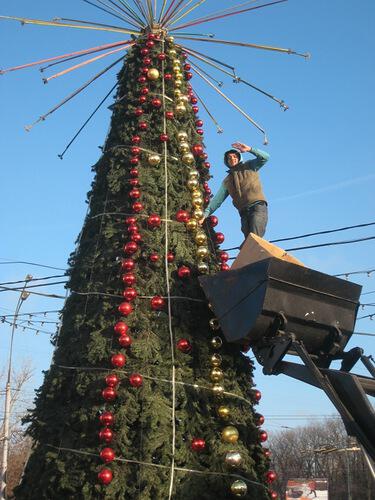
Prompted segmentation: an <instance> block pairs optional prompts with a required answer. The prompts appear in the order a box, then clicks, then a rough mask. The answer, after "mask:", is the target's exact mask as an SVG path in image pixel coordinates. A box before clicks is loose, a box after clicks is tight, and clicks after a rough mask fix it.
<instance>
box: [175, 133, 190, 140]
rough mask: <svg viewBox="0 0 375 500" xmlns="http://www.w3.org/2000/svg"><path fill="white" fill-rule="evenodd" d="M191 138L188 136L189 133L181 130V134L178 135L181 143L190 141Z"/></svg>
mask: <svg viewBox="0 0 375 500" xmlns="http://www.w3.org/2000/svg"><path fill="white" fill-rule="evenodd" d="M188 138H189V136H188V135H187V133H186V132H185V131H183V130H180V132H178V133H177V139H178V140H179V141H180V142H186V141H187V140H188Z"/></svg>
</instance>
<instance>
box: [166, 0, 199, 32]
mask: <svg viewBox="0 0 375 500" xmlns="http://www.w3.org/2000/svg"><path fill="white" fill-rule="evenodd" d="M184 1H185V0H180V1H179V2H178V4H177V5H175V6H174V8H173V9H171V10H170V11H169V13H168V14H166V15H165V16H164V18H163V19H162V25H163V26H165V25H166V24H167V23H168V22H169V20H170V19H171V18H172V16H174V15H175V14H176V13H178V12H180V11H182V9H184V7H181V8H180V6H181V4H183V3H184ZM192 1H193V0H189V1H188V3H187V5H189V4H190V3H191V2H192ZM173 4H174V1H173V2H172V5H173ZM172 5H171V6H172Z"/></svg>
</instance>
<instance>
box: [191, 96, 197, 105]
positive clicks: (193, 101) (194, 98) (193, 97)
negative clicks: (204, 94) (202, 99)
mask: <svg viewBox="0 0 375 500" xmlns="http://www.w3.org/2000/svg"><path fill="white" fill-rule="evenodd" d="M190 102H191V104H197V102H198V99H197V98H196V97H195V95H192V96H191V99H190Z"/></svg>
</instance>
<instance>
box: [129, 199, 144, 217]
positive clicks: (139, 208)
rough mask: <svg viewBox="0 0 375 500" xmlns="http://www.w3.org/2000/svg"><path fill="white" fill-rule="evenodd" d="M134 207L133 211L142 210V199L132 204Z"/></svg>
mask: <svg viewBox="0 0 375 500" xmlns="http://www.w3.org/2000/svg"><path fill="white" fill-rule="evenodd" d="M132 209H133V212H135V213H137V214H138V213H139V212H142V210H143V205H142V203H141V202H140V201H135V202H134V203H133V205H132Z"/></svg>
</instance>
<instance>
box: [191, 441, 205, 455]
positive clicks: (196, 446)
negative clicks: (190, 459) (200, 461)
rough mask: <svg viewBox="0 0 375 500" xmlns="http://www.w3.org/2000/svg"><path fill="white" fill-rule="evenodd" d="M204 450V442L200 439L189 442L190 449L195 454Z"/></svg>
mask: <svg viewBox="0 0 375 500" xmlns="http://www.w3.org/2000/svg"><path fill="white" fill-rule="evenodd" d="M205 448H206V441H205V440H204V439H201V438H194V439H193V440H192V442H191V449H192V450H193V451H196V452H201V451H204V450H205Z"/></svg>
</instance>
